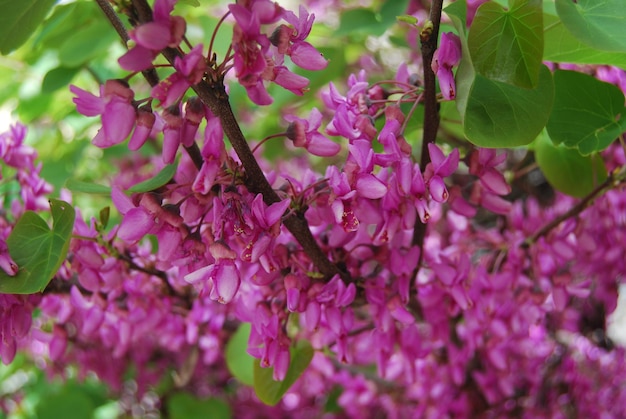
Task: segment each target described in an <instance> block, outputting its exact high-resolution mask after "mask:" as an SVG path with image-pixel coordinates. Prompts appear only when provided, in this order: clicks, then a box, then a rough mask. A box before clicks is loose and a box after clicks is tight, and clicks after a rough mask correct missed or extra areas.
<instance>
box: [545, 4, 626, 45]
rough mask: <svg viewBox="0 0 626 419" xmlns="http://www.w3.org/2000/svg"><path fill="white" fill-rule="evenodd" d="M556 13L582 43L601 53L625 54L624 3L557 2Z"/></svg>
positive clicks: (625, 7)
mask: <svg viewBox="0 0 626 419" xmlns="http://www.w3.org/2000/svg"><path fill="white" fill-rule="evenodd" d="M556 11H557V13H558V14H559V17H560V18H561V20H562V21H563V24H564V25H565V27H567V29H569V31H570V32H571V33H572V35H574V36H575V37H576V38H577V39H578V40H580V41H581V42H584V43H585V44H587V45H589V46H592V47H594V48H597V49H600V50H604V51H619V52H626V32H625V31H624V28H626V4H624V0H578V1H577V2H573V1H572V0H556Z"/></svg>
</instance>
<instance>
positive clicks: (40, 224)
mask: <svg viewBox="0 0 626 419" xmlns="http://www.w3.org/2000/svg"><path fill="white" fill-rule="evenodd" d="M50 209H51V212H52V219H53V225H52V229H50V227H49V226H48V224H47V223H46V222H45V221H44V220H43V219H42V218H41V217H40V216H39V215H37V214H36V213H34V212H33V211H26V212H25V213H24V214H23V215H22V217H21V218H20V219H19V221H18V222H17V223H16V224H15V227H14V228H13V231H12V232H11V234H10V235H9V237H8V239H7V245H8V247H9V253H10V254H11V257H12V258H13V261H14V262H15V263H17V265H18V267H19V268H20V270H19V272H18V274H17V275H16V276H13V277H11V276H8V275H7V274H6V273H4V271H0V293H4V294H33V293H36V292H40V291H43V290H44V288H46V286H47V285H48V283H49V282H50V280H51V279H52V277H53V276H54V275H55V274H56V272H57V271H58V270H59V267H60V266H61V263H63V261H64V260H65V256H66V255H67V250H68V248H69V245H70V237H71V235H72V229H73V228H74V217H75V212H74V208H72V206H71V205H70V204H68V203H67V202H63V201H58V200H55V199H51V200H50Z"/></svg>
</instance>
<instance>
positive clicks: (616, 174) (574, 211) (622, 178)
mask: <svg viewBox="0 0 626 419" xmlns="http://www.w3.org/2000/svg"><path fill="white" fill-rule="evenodd" d="M625 182H626V166H625V167H621V168H619V169H617V170H614V171H613V172H611V173H610V174H609V176H608V177H607V178H606V180H605V181H604V182H602V183H601V184H600V185H598V186H597V187H596V188H595V189H594V190H593V191H591V192H590V193H589V194H588V195H587V196H585V197H584V198H583V199H582V200H581V201H580V202H578V203H577V204H576V205H574V206H573V207H572V208H570V209H569V210H568V211H566V212H564V213H563V214H561V215H559V216H558V217H556V218H554V219H553V220H552V221H550V222H548V223H546V224H545V225H544V226H543V227H541V228H540V229H539V230H537V231H536V232H535V233H534V234H533V235H532V236H530V237H528V238H527V239H526V240H524V243H523V244H522V246H523V247H529V246H531V245H533V244H534V243H536V242H537V240H539V239H540V238H541V237H544V236H546V235H548V233H550V231H552V230H553V229H555V228H556V227H557V226H558V225H559V224H561V223H562V222H563V221H565V220H567V219H569V218H572V217H576V216H577V215H579V214H580V213H581V212H583V211H584V210H585V209H586V208H587V207H589V206H590V205H591V204H592V203H593V201H595V200H596V199H597V198H599V197H601V196H602V195H604V194H605V193H606V192H608V191H609V190H611V189H614V188H617V187H618V186H620V185H622V184H623V183H625Z"/></svg>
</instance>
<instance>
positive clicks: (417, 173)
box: [0, 0, 626, 418]
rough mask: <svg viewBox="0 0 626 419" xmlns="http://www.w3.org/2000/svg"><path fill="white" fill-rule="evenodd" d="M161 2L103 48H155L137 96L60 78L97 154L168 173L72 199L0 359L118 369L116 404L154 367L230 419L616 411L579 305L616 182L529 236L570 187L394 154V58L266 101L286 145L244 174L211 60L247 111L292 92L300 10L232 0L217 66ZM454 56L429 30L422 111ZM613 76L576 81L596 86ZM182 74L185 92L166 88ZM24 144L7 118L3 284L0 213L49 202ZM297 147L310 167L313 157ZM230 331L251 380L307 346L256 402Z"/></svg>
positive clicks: (445, 87)
mask: <svg viewBox="0 0 626 419" xmlns="http://www.w3.org/2000/svg"><path fill="white" fill-rule="evenodd" d="M174 3H175V2H174V1H172V0H156V1H155V4H154V13H153V21H151V22H149V23H143V24H141V25H138V26H137V27H135V28H134V29H133V30H132V31H131V33H130V36H131V39H132V40H133V41H134V42H135V45H134V46H133V47H132V48H131V50H129V52H127V53H126V54H125V55H124V56H123V57H122V58H121V59H120V65H121V66H122V67H123V68H125V69H127V70H129V71H141V70H145V69H147V68H150V67H151V66H152V65H153V64H152V63H153V61H154V59H155V57H156V56H157V54H158V53H159V52H161V51H162V50H164V49H166V48H167V49H172V50H175V51H177V53H178V55H177V56H176V57H175V58H174V59H173V60H172V62H171V71H172V73H171V74H169V75H168V76H167V77H165V78H164V79H163V80H161V81H160V82H158V83H155V84H154V86H153V87H152V89H151V91H150V96H149V97H147V98H144V99H136V98H135V92H134V90H133V89H132V88H131V85H130V84H129V83H128V82H127V81H123V80H109V81H107V82H106V83H105V84H104V85H103V86H102V87H101V88H100V93H99V96H95V95H93V94H91V93H88V92H87V91H85V90H82V89H80V88H78V87H76V86H72V87H71V91H72V92H73V93H74V94H75V95H76V97H75V99H74V102H75V103H76V105H77V109H78V111H79V112H80V113H82V114H83V115H86V116H100V117H101V122H102V128H101V130H100V131H99V132H98V134H97V135H96V137H95V138H94V140H93V143H94V144H95V145H96V146H98V147H102V148H104V147H109V146H112V145H115V144H119V143H121V142H123V141H125V140H126V139H127V138H128V137H129V136H130V140H129V143H128V147H129V149H130V150H132V151H137V150H139V149H140V148H142V147H143V145H144V144H145V143H146V142H147V141H151V142H152V143H153V145H155V146H160V147H161V148H160V156H158V157H154V158H146V157H141V156H140V155H139V153H129V155H128V156H127V157H126V158H125V159H124V161H122V162H121V163H120V167H124V168H128V167H133V168H135V169H137V168H138V166H139V165H142V166H143V165H146V166H149V167H151V168H152V169H153V170H154V171H156V170H157V169H161V168H163V166H164V165H165V164H172V166H168V167H169V168H174V167H175V172H174V175H173V176H172V177H171V179H170V178H168V179H166V180H165V181H164V182H161V183H160V184H159V185H158V187H155V188H153V189H152V190H149V191H146V190H145V189H136V188H135V189H133V188H130V187H129V186H130V184H131V183H137V182H138V181H140V180H146V179H145V178H144V176H143V175H140V174H138V173H144V172H143V171H139V170H134V171H133V173H132V174H128V173H124V172H123V171H122V172H121V173H119V174H117V175H116V176H115V177H114V179H113V180H112V188H111V200H112V202H113V205H114V206H115V208H116V209H117V211H118V213H119V214H120V222H119V224H118V225H114V226H104V225H103V223H102V222H101V221H98V220H95V219H91V220H88V221H85V220H83V219H82V217H81V216H80V212H78V214H79V216H78V217H77V221H76V223H75V226H74V231H73V232H74V236H73V238H72V239H71V242H70V250H69V256H68V258H67V261H65V263H64V264H63V266H62V267H61V269H60V271H59V272H58V273H57V274H56V276H55V278H54V279H53V281H52V282H51V283H50V285H49V286H48V288H47V289H46V290H45V292H44V293H43V294H42V295H38V296H29V297H23V296H13V295H0V297H1V298H0V315H1V317H0V357H1V359H2V361H3V362H5V363H7V362H10V361H11V360H12V358H13V357H14V355H15V352H16V349H17V347H18V346H19V345H23V346H29V349H30V351H31V352H32V353H33V354H34V355H35V356H37V357H40V359H41V360H42V361H41V362H42V365H45V366H46V367H47V368H48V369H49V370H50V371H52V372H55V373H59V374H64V373H66V367H67V366H68V365H77V366H78V371H79V372H80V374H81V375H83V376H84V375H86V374H87V373H89V372H93V373H95V374H97V376H98V377H99V378H100V379H101V380H102V381H104V382H106V383H107V384H109V385H110V386H111V388H112V389H114V390H116V391H121V388H122V387H123V384H124V380H125V376H127V374H128V372H129V371H131V370H132V371H134V375H133V380H134V381H135V382H136V384H137V388H138V390H137V392H138V393H142V392H145V391H148V390H149V389H151V388H154V387H155V386H157V385H158V384H159V382H161V379H162V377H163V373H164V371H166V372H167V373H171V375H172V377H173V381H174V384H173V385H174V386H175V387H176V389H180V390H184V391H188V392H190V393H193V394H195V395H197V396H200V397H219V398H223V399H224V400H228V401H229V402H230V404H231V405H232V406H233V410H234V416H236V417H260V416H267V417H312V416H316V417H317V416H323V415H325V414H328V415H329V416H332V412H333V411H334V412H339V413H338V416H342V417H343V416H346V417H505V416H519V415H522V416H523V415H526V416H528V417H546V418H548V417H571V416H576V415H581V416H585V417H587V416H589V417H595V416H598V412H599V411H600V410H601V409H606V410H607V411H609V415H608V416H610V415H612V416H614V417H620V416H624V413H625V411H624V406H626V390H625V389H626V387H625V386H624V379H623V377H624V374H626V363H625V362H624V355H625V354H624V349H623V348H619V347H613V345H612V344H611V342H610V340H609V339H608V338H607V337H606V334H605V330H606V325H605V316H600V319H598V316H597V313H604V314H605V315H606V314H608V313H611V312H612V311H613V310H614V309H615V306H616V301H617V286H618V284H619V283H620V282H623V281H624V279H625V278H624V272H626V261H625V260H624V258H623V255H622V250H623V243H624V242H625V240H626V217H624V215H623V214H624V213H625V212H626V190H625V189H624V187H623V186H621V187H618V186H617V185H615V186H614V187H613V188H612V189H611V190H609V191H608V192H606V194H604V195H603V196H601V197H598V198H597V200H596V201H594V202H593V203H591V202H590V203H589V204H590V205H589V206H588V207H587V208H586V209H585V210H584V212H581V213H580V216H579V217H570V218H568V219H566V220H564V221H563V222H560V223H558V225H556V226H554V228H552V229H549V231H545V233H542V234H540V235H537V234H536V233H537V232H538V231H540V230H541V229H542V228H543V227H544V226H545V225H546V222H548V221H549V220H554V219H557V217H559V216H560V215H561V214H564V213H566V211H568V209H569V208H572V207H573V206H574V205H576V202H575V201H574V200H573V198H570V197H567V196H564V195H561V194H558V193H556V194H555V198H554V202H552V203H550V204H549V205H546V204H543V203H540V202H539V200H537V199H535V198H533V197H531V196H524V197H523V198H518V196H519V194H517V195H516V194H515V193H514V192H517V191H515V187H516V186H515V185H514V184H513V183H512V182H509V181H507V178H506V177H505V176H504V174H503V172H504V170H509V169H511V168H512V167H514V164H517V163H519V162H518V161H516V160H515V159H516V157H515V156H514V155H513V153H507V152H496V151H495V150H493V149H485V148H480V147H474V146H472V145H469V144H465V143H461V142H459V143H458V144H457V143H456V142H451V144H454V145H455V146H454V147H453V146H452V145H451V144H447V143H439V144H435V143H427V144H424V145H423V147H421V148H422V153H423V154H424V155H423V156H418V157H419V158H418V157H416V155H417V154H418V150H414V147H413V145H414V144H419V140H418V139H417V138H415V137H417V136H418V135H419V134H420V132H419V130H410V129H408V128H407V126H408V124H409V122H410V119H411V118H413V117H415V116H414V115H413V111H414V109H410V107H406V106H404V103H405V102H410V103H412V104H413V103H414V104H419V102H420V101H421V100H422V93H423V90H422V88H421V87H419V86H420V81H419V80H417V81H416V80H415V77H414V76H409V74H408V66H406V65H403V66H401V67H400V68H399V69H398V71H397V74H396V76H395V78H393V79H390V80H379V81H371V79H372V77H371V75H370V74H368V73H367V72H366V71H364V70H363V71H360V72H358V73H356V74H351V75H349V76H348V77H347V81H346V83H345V86H343V85H339V83H337V84H332V83H331V84H330V85H329V87H328V89H327V90H325V91H324V92H323V94H322V98H321V100H322V103H323V107H320V108H313V109H312V110H310V111H309V114H308V115H309V116H308V118H306V119H305V118H302V117H298V116H296V115H294V114H293V113H294V112H292V111H291V110H289V112H286V115H285V119H286V121H287V122H288V123H289V125H288V126H287V128H286V132H285V133H284V136H285V137H286V138H287V139H288V140H290V141H291V142H292V144H293V145H294V146H296V147H300V148H302V149H304V150H305V151H306V152H303V153H300V154H299V155H298V156H294V157H293V158H290V159H288V160H285V161H281V162H277V163H276V164H271V163H270V162H268V161H265V160H264V159H263V158H262V157H256V159H254V158H253V160H254V161H255V165H252V164H251V163H250V161H249V160H247V158H248V156H247V155H246V154H244V153H240V154H238V153H239V149H238V148H237V147H238V146H237V147H236V146H235V143H234V140H235V139H236V138H233V137H235V136H236V135H241V132H240V130H239V126H236V127H235V129H233V125H236V122H237V121H233V120H231V119H229V117H228V116H229V115H230V114H229V112H230V111H231V110H230V108H229V107H228V102H227V101H225V102H219V103H221V104H222V105H221V106H224V107H223V108H218V109H216V105H215V102H211V103H205V101H207V99H206V96H207V95H209V96H210V94H211V93H212V92H215V91H217V92H218V93H219V94H220V95H222V94H225V92H226V89H225V87H224V86H218V87H220V88H221V89H218V88H217V87H216V85H219V83H220V82H221V81H222V80H224V77H225V76H226V73H227V72H228V71H229V70H230V69H231V68H232V69H233V70H234V75H235V77H236V79H237V82H238V83H239V84H241V85H242V86H243V87H244V88H245V89H246V91H247V93H248V95H249V97H250V99H251V100H252V101H253V102H254V103H255V104H269V103H270V102H271V101H272V98H271V96H270V95H269V93H268V91H267V89H266V85H265V83H266V82H267V81H273V82H275V83H277V84H279V85H281V86H282V87H285V88H286V89H288V90H290V91H292V92H293V93H295V94H298V95H302V94H304V92H305V89H306V86H307V84H308V81H307V80H306V79H304V78H302V77H300V76H298V75H296V74H294V73H292V72H291V71H290V70H289V69H288V67H287V66H286V65H285V63H284V59H285V56H288V57H290V60H291V61H292V62H293V64H295V65H296V66H299V67H301V68H304V69H308V70H319V69H323V68H324V67H325V66H326V60H325V59H324V58H323V57H322V56H321V55H320V54H319V52H318V51H317V50H316V49H315V47H313V46H312V45H311V44H309V43H308V42H307V41H306V39H307V37H308V35H309V33H310V32H311V26H312V23H313V19H314V16H313V15H311V14H309V13H308V12H307V10H306V9H305V8H304V7H303V6H301V7H300V9H299V14H298V15H296V14H295V13H293V12H291V11H288V10H286V9H284V8H282V7H281V6H279V5H278V4H276V3H272V2H270V1H269V0H250V1H239V2H237V3H236V4H231V5H230V6H229V8H228V10H229V12H228V13H229V14H230V15H232V18H233V19H234V31H233V40H232V50H229V54H230V53H232V55H230V56H227V57H226V58H225V62H224V63H223V65H218V64H217V63H216V62H214V61H215V60H214V59H213V58H211V60H208V61H207V60H206V59H205V55H204V52H203V47H202V46H201V45H197V46H195V47H191V46H190V45H185V44H186V43H183V42H182V40H183V38H184V33H185V27H186V23H185V21H184V20H183V19H182V18H180V17H175V16H171V13H172V11H173V6H174ZM473 3H474V4H476V3H479V2H473ZM281 19H282V20H283V21H284V22H286V24H285V23H279V22H280V21H281ZM270 25H274V26H275V27H274V28H273V32H272V34H270V35H267V34H265V33H264V32H265V29H266V28H268V27H270ZM185 47H189V51H187V52H186V53H184V52H183V49H184V48H185ZM459 59H460V46H459V40H458V38H457V37H456V36H455V35H452V34H443V35H442V41H441V44H440V47H439V49H438V50H437V52H436V53H435V57H434V61H433V68H432V70H433V71H434V72H436V73H437V75H438V78H439V80H440V89H441V93H442V97H443V98H444V100H449V99H453V98H454V97H455V92H456V90H455V89H456V88H455V85H454V77H453V67H454V66H456V65H457V64H458V61H459ZM623 75H624V73H623V72H621V73H620V72H619V71H617V70H609V69H604V70H599V71H598V77H605V78H607V79H611V80H614V81H615V82H616V83H618V82H619V81H623V80H624V77H623ZM205 81H206V82H207V84H209V83H210V84H211V85H210V86H209V90H202V86H203V83H204V82H205ZM192 86H194V88H198V90H200V91H202V92H203V93H205V94H206V95H205V96H203V95H199V97H197V98H196V97H192V98H189V93H188V91H189V89H190V87H192ZM211 89H212V90H211ZM153 101H158V102H159V105H158V107H159V111H158V112H155V111H153V110H152V105H151V104H152V102H153ZM207 102H208V101H207ZM216 102H217V101H216ZM225 133H226V134H227V135H228V137H229V139H230V140H231V144H233V147H232V149H231V148H229V147H227V146H226V145H225V142H224V139H225V136H224V134H225ZM330 137H335V138H333V139H331V138H330ZM23 139H24V130H23V128H22V127H20V126H17V127H14V128H13V129H12V130H11V131H10V133H7V134H3V135H1V136H0V158H2V161H4V163H5V164H6V165H8V166H11V167H14V168H16V169H17V173H18V174H17V176H16V178H17V180H18V182H19V184H20V186H21V188H22V200H21V201H19V200H18V201H17V203H12V204H11V209H12V211H13V213H12V216H13V219H12V218H11V217H6V216H5V215H4V213H3V214H2V216H1V217H0V267H2V269H3V270H4V271H5V272H6V273H7V274H9V275H11V274H12V273H14V272H15V264H14V262H13V261H12V260H11V258H10V256H9V254H8V249H7V248H6V244H5V241H6V237H7V236H8V234H9V232H10V230H11V226H12V223H13V222H14V218H16V217H17V216H18V215H19V214H21V212H23V209H24V208H26V209H42V208H45V207H46V206H45V205H44V203H43V202H42V199H43V197H44V196H45V194H47V193H49V192H50V187H49V186H48V185H47V184H45V182H43V181H42V180H41V179H40V178H39V176H38V174H39V170H40V166H37V167H35V166H34V162H33V161H34V160H33V159H34V151H33V150H32V149H31V148H29V147H27V146H25V145H23ZM244 142H245V141H244ZM181 145H182V146H183V147H182V148H184V150H185V152H180V151H181V147H180V146H181ZM247 151H249V152H250V155H252V156H254V154H253V153H252V151H250V150H249V149H247ZM259 154H260V153H259ZM308 154H311V155H315V156H320V157H324V158H328V159H327V160H324V163H327V164H325V165H323V166H322V168H321V170H320V166H319V165H316V164H315V163H314V162H315V161H316V160H317V161H319V159H317V158H309V156H308ZM331 158H332V159H331ZM603 158H604V161H605V163H606V165H607V168H608V169H609V170H610V171H613V170H619V169H621V168H623V167H624V166H625V165H626V156H625V155H624V149H623V148H622V147H620V146H619V144H615V145H614V146H611V147H610V148H609V149H607V150H606V151H605V152H604V155H603ZM173 164H175V165H176V166H173ZM524 169H527V168H524ZM260 177H262V178H263V179H259V178H260ZM129 179H132V181H130V180H129ZM262 180H265V181H267V183H268V186H267V188H268V189H269V191H268V190H267V189H264V184H263V182H262ZM68 199H69V197H68ZM581 211H582V210H581ZM294 225H295V227H294ZM302 226H304V227H302ZM311 243H312V244H311ZM316 252H317V254H316ZM329 265H330V269H328V266H329ZM325 269H326V270H325ZM328 271H330V272H331V273H330V274H329V273H327V272H328ZM34 307H37V308H38V309H39V312H40V314H39V315H38V316H37V317H36V318H35V319H33V318H32V316H31V313H32V310H33V309H34ZM240 324H248V325H249V327H250V335H249V339H248V345H247V353H248V354H249V355H251V356H252V357H254V358H256V359H257V360H258V361H257V362H258V364H259V365H260V367H263V368H273V371H272V376H273V378H274V380H284V379H285V378H286V377H288V376H289V373H290V371H293V364H294V359H293V354H294V352H293V350H294V348H296V347H297V343H298V342H302V341H304V342H308V343H310V346H311V347H312V348H313V350H314V352H315V354H314V356H313V359H312V361H311V363H310V365H309V366H308V368H307V369H306V371H305V372H304V374H303V375H302V377H301V378H300V380H298V381H297V382H296V383H295V384H294V386H293V387H291V388H290V389H289V391H288V392H287V393H286V395H285V396H284V397H283V399H282V401H281V402H280V403H279V404H278V405H277V406H275V407H269V406H264V405H262V404H261V403H260V402H259V401H258V399H257V398H256V396H254V395H253V394H252V391H251V389H250V388H248V387H246V386H244V385H240V384H239V383H238V382H236V380H233V379H232V376H231V374H232V373H233V372H232V371H229V369H228V368H227V367H226V365H225V362H224V358H225V357H227V356H228V355H227V354H225V353H226V349H225V347H226V345H227V343H228V342H231V339H232V336H233V335H234V333H235V331H236V330H237V327H238V326H239V325H240ZM155 331H156V332H155ZM608 416H607V417H608Z"/></svg>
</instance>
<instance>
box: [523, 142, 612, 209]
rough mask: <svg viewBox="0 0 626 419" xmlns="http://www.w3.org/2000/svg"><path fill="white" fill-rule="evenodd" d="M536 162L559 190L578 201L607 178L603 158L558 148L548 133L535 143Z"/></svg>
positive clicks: (597, 155)
mask: <svg viewBox="0 0 626 419" xmlns="http://www.w3.org/2000/svg"><path fill="white" fill-rule="evenodd" d="M535 158H536V160H537V164H539V167H540V168H541V171H542V172H543V174H544V176H545V177H546V179H547V180H548V182H549V183H550V184H551V185H552V186H553V187H554V188H555V189H558V190H559V191H561V192H563V193H566V194H568V195H571V196H574V197H576V198H582V197H584V196H586V195H588V194H589V192H591V191H592V190H593V189H594V188H595V187H597V186H598V185H599V184H600V183H602V182H604V180H605V179H606V177H607V173H606V168H605V167H604V162H603V161H602V158H601V157H600V155H599V154H594V155H589V156H583V155H581V154H580V153H579V152H578V150H576V149H572V148H567V147H565V146H564V145H562V144H561V145H558V146H557V145H554V144H553V143H552V141H550V139H549V138H548V136H547V135H546V134H545V133H544V134H542V135H540V136H539V137H538V138H537V141H536V142H535Z"/></svg>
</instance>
